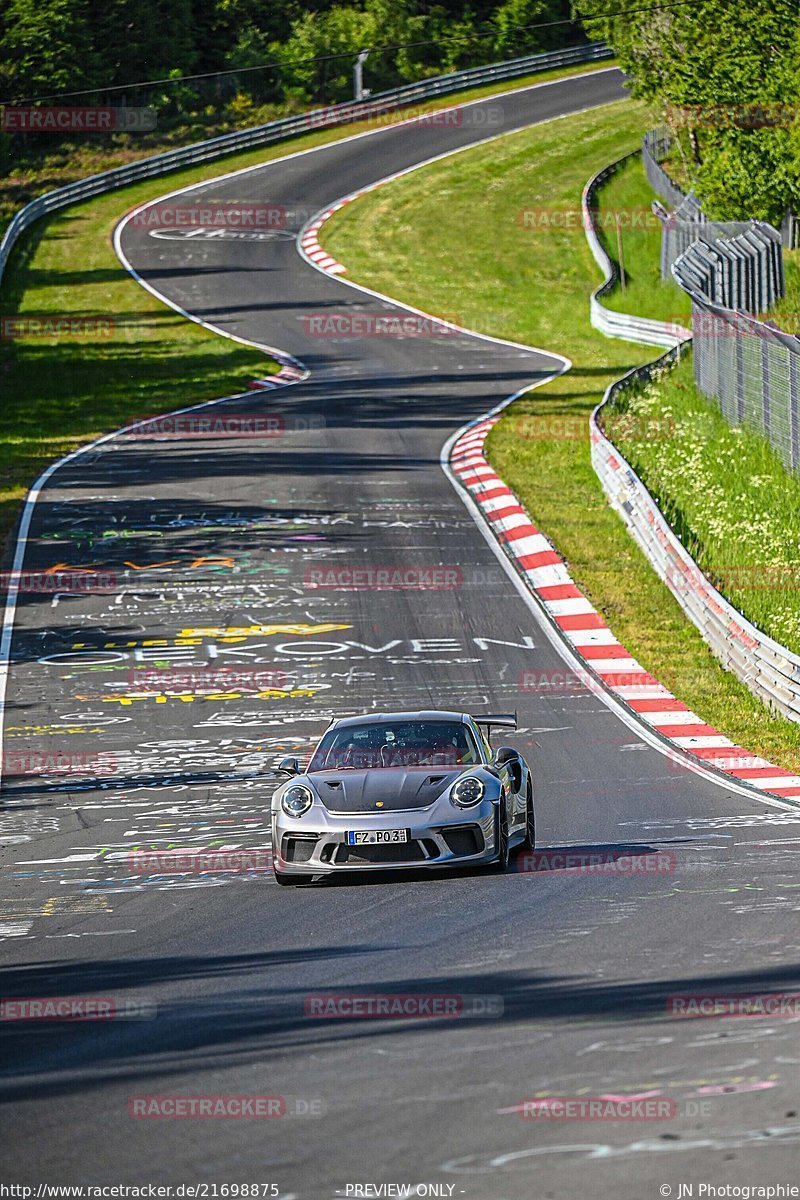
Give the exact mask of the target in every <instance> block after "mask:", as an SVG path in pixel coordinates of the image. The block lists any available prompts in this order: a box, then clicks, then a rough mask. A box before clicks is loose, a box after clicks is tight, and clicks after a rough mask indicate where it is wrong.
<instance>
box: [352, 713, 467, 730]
mask: <svg viewBox="0 0 800 1200" xmlns="http://www.w3.org/2000/svg"><path fill="white" fill-rule="evenodd" d="M466 720H467V715H466V713H460V712H445V711H443V710H440V709H430V710H427V709H425V710H420V711H419V712H369V713H361V715H360V716H358V717H339V719H338V720H336V721H333V722H332V723H331V724H332V725H334V726H336V728H341V727H342V726H347V725H363V724H364V722H365V721H458V722H460V723H461V724H463V723H464V721H466Z"/></svg>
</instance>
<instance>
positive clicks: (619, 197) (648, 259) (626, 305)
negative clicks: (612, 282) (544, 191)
mask: <svg viewBox="0 0 800 1200" xmlns="http://www.w3.org/2000/svg"><path fill="white" fill-rule="evenodd" d="M653 198H654V197H653V191H652V189H651V187H650V184H649V183H648V182H647V177H646V175H645V173H644V168H643V166H642V160H641V158H640V157H639V156H637V157H636V158H632V159H628V161H627V162H626V163H624V164H623V166H621V167H620V169H619V170H618V171H617V172H616V173H615V174H614V175H612V176H611V178H610V179H609V180H608V182H607V183H606V184H604V186H603V187H602V188H601V189H600V192H599V195H598V201H599V204H600V211H599V223H600V240H601V241H602V242H603V244H604V246H605V250H606V253H607V254H608V255H609V257H610V258H612V259H613V260H614V262H616V263H617V265H618V266H619V259H620V254H619V245H618V242H617V235H616V224H617V222H618V223H619V227H620V241H621V243H622V263H623V265H624V268H625V285H624V287H623V286H621V283H618V284H617V286H616V287H615V288H614V290H613V291H611V292H609V293H608V294H606V295H605V296H603V299H602V303H603V304H604V305H605V307H606V308H611V309H614V310H615V311H616V312H626V313H635V314H636V315H637V316H640V317H652V318H653V319H654V320H657V321H673V322H677V323H679V324H684V325H689V324H690V322H691V303H690V301H689V297H688V296H687V294H686V292H684V291H683V289H682V288H679V287H678V285H677V283H675V282H674V281H673V280H671V279H669V280H662V278H661V268H660V254H661V225H660V224H659V221H658V219H657V217H656V216H655V214H654V213H653V212H652V210H651V208H650V205H651V203H652V201H653Z"/></svg>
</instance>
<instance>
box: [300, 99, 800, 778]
mask: <svg viewBox="0 0 800 1200" xmlns="http://www.w3.org/2000/svg"><path fill="white" fill-rule="evenodd" d="M647 119H648V118H647V113H646V110H645V109H644V108H643V107H642V106H640V105H638V104H634V103H631V102H622V103H619V104H613V105H608V106H606V107H604V108H602V109H599V110H596V111H594V112H590V113H583V114H579V115H577V116H574V117H568V118H565V119H563V120H559V121H553V122H550V123H548V124H546V125H542V126H538V127H533V128H531V129H527V130H524V131H522V132H520V133H515V134H512V135H509V136H507V137H505V138H502V139H500V140H498V141H495V142H494V143H492V144H491V145H487V146H485V147H479V148H476V149H475V150H473V151H470V152H469V153H467V154H460V155H458V156H456V157H454V158H452V159H449V160H447V159H445V160H443V161H441V162H439V163H435V164H432V165H431V166H429V167H425V168H422V169H420V170H418V171H415V172H413V173H411V174H410V175H407V176H405V177H403V178H401V179H399V180H397V181H396V182H394V183H392V184H389V185H387V186H386V187H384V188H380V189H378V190H376V191H375V192H372V193H369V194H368V195H366V196H364V197H363V198H361V199H360V200H358V201H356V202H355V203H354V204H352V205H348V206H347V207H346V208H345V209H343V210H342V211H341V212H340V213H338V214H337V215H336V217H335V218H334V219H333V221H331V222H330V224H329V225H328V226H326V228H325V230H324V231H323V243H324V245H325V246H326V248H327V249H329V250H330V252H331V253H332V254H334V255H335V256H336V257H337V258H339V259H340V260H341V261H342V262H345V263H346V264H347V265H348V267H349V269H350V277H351V278H353V279H354V280H356V281H358V282H361V283H366V284H368V285H370V286H372V287H375V288H377V289H378V290H380V291H382V292H386V293H388V294H390V295H394V296H397V297H398V298H399V299H402V300H404V301H406V302H408V303H410V304H413V305H416V306H418V307H420V308H423V309H426V310H428V311H432V312H447V313H458V314H460V319H461V320H462V322H463V323H464V324H466V325H468V326H471V327H473V328H475V329H480V330H483V331H485V332H489V333H493V334H498V335H503V336H505V337H508V338H512V339H514V340H518V341H522V342H526V343H528V344H530V345H534V346H541V347H543V348H546V349H547V348H550V349H554V350H560V351H562V352H564V353H566V354H568V355H569V357H570V358H571V359H572V360H573V364H574V366H573V370H572V371H571V372H569V373H568V374H567V375H564V376H562V377H560V378H559V379H557V380H555V381H553V382H552V383H550V384H548V385H546V386H545V387H542V388H539V389H537V390H536V391H534V392H531V393H530V394H529V395H527V396H525V397H523V398H522V399H520V400H519V401H517V402H516V403H515V404H514V406H513V407H512V409H510V410H509V413H508V415H507V416H506V417H504V419H503V420H502V421H500V422H499V423H498V425H497V426H496V427H495V429H494V430H493V431H492V434H491V436H490V439H489V444H488V452H489V457H490V460H491V462H492V464H493V466H494V467H495V469H496V470H497V471H498V472H499V473H500V474H501V475H502V476H503V478H504V479H505V480H506V481H507V482H508V483H509V485H510V486H511V487H513V488H514V490H515V491H516V492H517V494H518V495H519V497H520V498H521V500H522V501H523V503H524V504H525V505H526V507H527V509H528V511H529V512H530V513H531V515H532V517H533V519H534V521H535V522H536V523H537V525H538V526H539V527H540V528H541V529H542V530H543V531H544V532H545V533H546V534H547V535H548V536H549V537H550V538H551V539H552V540H553V542H554V543H555V545H556V546H557V547H558V549H559V551H560V552H561V553H562V554H563V555H564V557H565V558H566V560H567V562H568V563H569V565H570V569H571V571H572V573H573V575H574V576H575V579H576V581H577V582H578V583H579V585H580V586H581V587H582V588H583V589H584V590H585V592H586V593H587V595H588V596H589V597H590V598H591V600H592V601H593V603H594V604H596V605H597V607H598V608H599V609H600V610H601V611H602V612H603V613H604V614H605V616H606V618H607V620H608V621H609V623H610V625H611V627H612V629H613V630H614V632H615V633H616V635H617V636H618V637H619V638H620V639H621V640H622V642H623V643H624V644H625V645H626V646H627V647H628V648H629V649H630V650H631V651H632V653H633V654H634V655H635V656H636V657H637V658H638V659H639V660H640V661H641V662H642V663H643V664H644V665H645V666H646V667H647V668H648V670H650V671H652V672H653V673H654V674H655V675H656V676H658V677H659V678H660V679H661V680H662V681H663V683H664V684H665V685H666V686H667V687H669V688H670V689H671V690H672V691H674V692H675V694H676V695H678V696H679V697H680V698H681V699H683V700H685V701H686V702H687V703H688V704H689V705H690V706H691V707H692V708H693V709H694V710H695V711H696V712H698V713H700V714H701V715H702V716H703V717H704V718H705V719H706V720H707V721H709V722H710V723H712V724H714V725H716V726H717V727H718V728H719V729H721V730H722V731H723V732H725V733H726V734H727V735H728V736H729V737H731V738H733V739H734V740H735V741H737V742H742V743H744V744H745V745H746V746H747V747H748V748H749V749H752V750H754V751H756V752H758V753H761V754H763V755H765V756H767V757H771V758H772V759H773V760H775V761H778V762H781V763H783V764H784V765H786V766H788V767H791V768H793V769H797V768H800V728H798V726H796V725H793V724H792V723H791V722H789V721H785V720H783V719H781V718H777V717H772V716H771V715H770V714H769V713H768V712H767V710H766V709H765V708H764V707H763V705H762V704H761V703H760V702H759V701H758V700H756V699H755V698H754V697H753V696H752V695H751V694H750V692H749V691H747V689H746V688H745V687H744V686H743V685H741V684H740V683H738V682H737V680H736V679H735V678H734V677H733V676H732V675H730V674H728V673H727V672H725V671H723V670H722V669H721V668H720V667H719V666H718V664H717V662H716V660H715V659H714V658H713V656H712V654H711V652H710V651H709V650H708V648H707V647H706V645H705V643H704V642H703V641H702V639H701V637H700V635H699V633H698V632H697V631H696V630H695V629H694V628H693V626H691V625H690V624H689V622H688V621H687V620H686V618H685V617H684V615H683V613H682V611H681V609H680V608H679V606H678V604H677V603H676V601H675V600H674V598H673V597H672V595H671V593H670V592H669V590H668V589H667V588H666V587H665V586H664V585H663V584H662V583H660V582H659V580H658V579H657V577H656V576H655V574H654V572H653V571H652V569H651V568H650V566H649V564H648V563H647V561H646V559H645V558H644V556H643V555H642V554H641V553H640V551H639V550H638V549H637V548H636V546H635V544H634V543H633V541H632V540H631V538H630V537H629V535H628V533H627V531H626V530H625V528H624V526H623V524H622V522H621V521H620V520H619V518H618V517H617V516H616V515H615V514H614V513H613V512H612V510H611V509H610V508H609V507H608V504H607V503H606V500H605V497H604V495H603V492H602V489H601V487H600V484H599V482H598V480H597V477H596V476H595V474H594V471H593V470H592V467H591V463H590V458H589V442H588V432H587V418H588V416H589V413H590V412H591V410H592V408H593V406H594V405H595V404H596V403H597V402H598V401H599V399H600V398H601V396H602V394H603V391H604V389H605V387H606V386H607V384H608V383H610V382H611V381H612V380H614V379H616V378H618V377H619V376H620V375H622V374H623V373H624V371H625V370H626V369H627V368H629V367H631V366H634V365H636V364H638V363H640V362H644V361H647V360H648V359H650V358H652V357H653V352H652V351H651V350H648V349H647V348H644V347H639V346H634V345H630V344H628V343H624V342H620V341H613V340H609V339H607V338H604V337H603V336H602V335H601V334H599V333H597V332H596V331H595V330H593V329H592V328H591V326H590V325H589V319H588V296H589V293H590V291H591V289H592V288H593V287H594V286H596V284H597V281H598V271H597V267H596V265H595V263H594V261H593V259H592V258H591V255H590V253H589V250H588V247H587V245H586V240H585V237H584V234H583V230H582V228H581V225H580V221H577V222H575V223H574V226H573V227H571V228H570V227H565V225H564V223H563V222H561V223H560V224H559V225H556V224H545V223H544V222H541V223H539V225H538V226H537V227H535V228H530V227H526V226H525V224H524V222H522V221H520V213H521V212H523V211H525V210H526V209H532V208H547V207H549V208H551V209H552V208H554V207H555V208H559V209H570V208H571V209H572V210H573V211H574V210H575V209H576V208H577V206H578V205H579V203H580V194H581V190H582V187H583V185H584V184H585V182H586V180H587V179H588V178H589V177H590V176H591V175H592V174H594V173H595V172H596V171H597V170H599V169H600V168H601V167H603V166H605V165H606V164H607V163H609V162H610V161H612V160H613V159H615V158H619V157H621V155H622V154H624V153H625V152H626V151H627V150H630V149H633V148H634V147H635V146H636V145H637V144H638V140H639V138H640V136H641V131H642V129H644V128H646V127H647ZM612 196H613V193H612ZM616 202H619V197H617V199H616V201H615V203H616ZM648 203H649V201H648ZM465 247H467V248H468V255H467V256H466V258H465V254H464V249H465ZM670 303H671V302H670ZM652 315H656V314H652ZM554 417H557V418H558V422H555V421H551V418H554ZM565 418H566V421H565V420H564V419H565ZM537 420H538V421H539V422H540V425H539V429H540V435H539V436H536V437H535V438H531V437H530V436H527V437H526V432H527V431H529V430H530V429H531V428H534V429H535V428H536V424H535V423H536V421H537ZM548 427H549V428H557V429H559V430H561V431H562V435H561V436H560V437H558V438H556V437H552V436H551V437H548V436H546V431H547V428H548ZM564 429H567V430H569V431H576V432H577V431H580V436H573V437H564V436H563V430H564Z"/></svg>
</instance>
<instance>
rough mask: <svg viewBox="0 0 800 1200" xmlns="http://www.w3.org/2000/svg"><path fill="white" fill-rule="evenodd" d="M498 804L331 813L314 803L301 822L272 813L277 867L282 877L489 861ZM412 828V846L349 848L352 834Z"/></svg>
mask: <svg viewBox="0 0 800 1200" xmlns="http://www.w3.org/2000/svg"><path fill="white" fill-rule="evenodd" d="M496 814H497V806H496V805H495V804H493V803H492V802H491V801H488V800H483V801H481V803H480V804H476V805H475V807H474V808H471V809H461V810H459V809H457V808H455V807H454V806H453V805H451V804H449V803H448V806H447V809H446V810H444V811H443V810H442V807H441V806H440V804H436V805H434V806H433V809H432V810H425V811H424V812H420V811H416V810H410V811H409V810H404V811H401V812H390V813H377V814H376V813H353V814H343V813H330V812H327V811H326V810H325V809H324V808H322V807H321V806H319V805H317V804H315V805H314V806H313V808H312V809H310V810H309V812H308V813H306V814H304V815H303V816H302V817H300V818H292V817H288V816H286V815H285V814H284V813H283V811H281V812H279V813H275V814H273V821H272V836H273V842H272V844H273V854H274V862H275V867H276V868H277V870H278V871H280V873H281V875H296V876H308V875H330V874H334V873H336V872H340V871H348V872H349V871H398V870H400V871H402V870H406V871H407V870H419V869H423V870H425V869H438V868H440V867H447V866H461V865H464V864H475V865H480V864H482V863H490V862H492V861H493V860H494V859H495V858H496V857H497V853H498V851H497V844H496V843H497V815H496ZM359 829H367V830H389V829H407V830H408V841H407V842H389V843H380V844H373V845H360V846H349V845H348V844H347V834H348V832H349V831H351V830H359Z"/></svg>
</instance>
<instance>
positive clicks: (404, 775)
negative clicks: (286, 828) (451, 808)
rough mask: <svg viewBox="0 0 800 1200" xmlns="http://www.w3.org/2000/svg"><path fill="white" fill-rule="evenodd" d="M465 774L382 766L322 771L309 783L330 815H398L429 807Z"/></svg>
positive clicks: (435, 769) (434, 768)
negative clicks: (410, 810) (341, 813)
mask: <svg viewBox="0 0 800 1200" xmlns="http://www.w3.org/2000/svg"><path fill="white" fill-rule="evenodd" d="M463 774H464V771H463V769H461V770H453V769H452V768H451V769H450V770H447V769H442V768H439V769H437V768H436V767H415V768H413V769H412V770H409V769H408V768H404V767H380V768H373V769H372V770H365V771H321V772H319V773H315V774H311V775H309V776H308V779H309V782H310V783H311V784H312V786H313V788H314V790H315V791H316V793H317V795H318V796H319V798H320V800H321V801H322V803H323V804H324V805H325V807H326V808H327V809H328V810H329V811H330V812H343V813H365V812H398V811H401V810H403V809H415V808H427V807H428V805H429V804H433V802H434V800H438V798H439V796H441V795H442V793H443V792H445V791H447V789H448V788H450V787H452V785H453V783H454V782H455V780H456V779H458V777H459V775H463Z"/></svg>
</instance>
